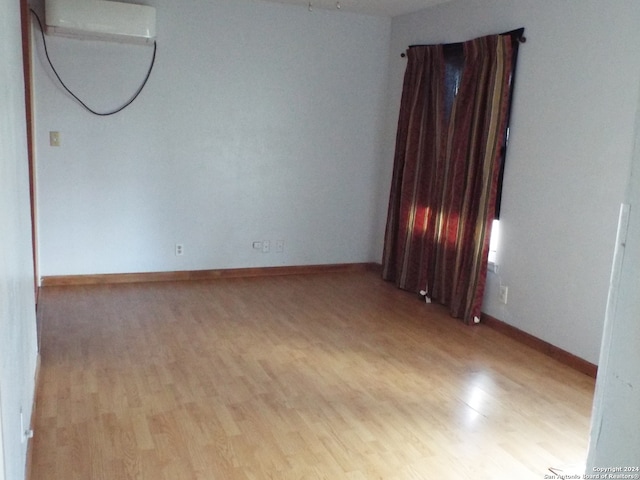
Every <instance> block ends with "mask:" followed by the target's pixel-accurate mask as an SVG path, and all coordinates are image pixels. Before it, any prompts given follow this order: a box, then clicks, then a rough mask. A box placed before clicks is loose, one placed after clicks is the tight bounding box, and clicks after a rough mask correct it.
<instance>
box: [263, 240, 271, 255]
mask: <svg viewBox="0 0 640 480" xmlns="http://www.w3.org/2000/svg"><path fill="white" fill-rule="evenodd" d="M270 251H271V242H270V241H269V240H263V241H262V253H269V252H270Z"/></svg>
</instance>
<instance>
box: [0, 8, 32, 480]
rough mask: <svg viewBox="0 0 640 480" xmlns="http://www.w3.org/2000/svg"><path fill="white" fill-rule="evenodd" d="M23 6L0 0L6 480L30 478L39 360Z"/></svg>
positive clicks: (1, 372) (0, 287) (0, 401)
mask: <svg viewBox="0 0 640 480" xmlns="http://www.w3.org/2000/svg"><path fill="white" fill-rule="evenodd" d="M19 7H20V3H19V2H16V1H14V0H0V40H1V41H0V106H1V107H0V110H1V111H2V114H0V479H6V480H22V479H24V472H25V460H26V447H27V444H26V443H22V438H21V428H20V411H21V410H22V411H23V412H24V416H25V423H26V424H27V425H28V424H29V419H30V418H31V407H32V402H33V395H34V390H35V387H34V374H35V365H36V358H37V351H36V350H37V344H36V322H35V300H34V295H33V281H34V279H33V263H32V254H31V220H30V213H29V174H28V160H27V144H26V127H25V125H26V124H25V110H24V83H23V73H22V44H21V33H20V11H19ZM3 457H4V459H3ZM3 463H4V468H3Z"/></svg>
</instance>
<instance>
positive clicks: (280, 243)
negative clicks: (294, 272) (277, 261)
mask: <svg viewBox="0 0 640 480" xmlns="http://www.w3.org/2000/svg"><path fill="white" fill-rule="evenodd" d="M275 250H276V253H282V252H284V240H276V248H275Z"/></svg>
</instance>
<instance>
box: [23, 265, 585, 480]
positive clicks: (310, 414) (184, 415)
mask: <svg viewBox="0 0 640 480" xmlns="http://www.w3.org/2000/svg"><path fill="white" fill-rule="evenodd" d="M40 302H41V304H40V305H41V308H42V309H43V310H42V311H43V315H42V317H43V318H42V322H43V328H42V349H41V357H42V363H41V371H40V385H39V388H38V394H37V409H36V418H35V422H34V431H35V436H34V443H33V453H32V465H31V480H45V479H46V480H86V479H88V478H90V479H101V478H104V479H112V480H113V479H117V480H119V479H122V480H129V479H154V480H155V479H163V478H164V479H167V480H168V479H171V480H175V479H189V480H191V479H208V480H210V479H214V480H217V479H219V480H249V479H259V480H262V479H278V480H282V479H297V480H300V479H324V478H326V479H331V480H339V479H348V480H362V479H403V480H405V479H430V478H439V479H440V478H442V479H448V478H450V479H467V478H468V479H492V480H493V479H500V478H504V479H514V478H518V479H527V478H531V479H540V478H543V477H544V475H545V473H549V472H548V468H549V467H563V466H566V465H579V464H581V463H584V460H585V456H586V449H587V438H588V429H589V420H590V412H591V402H592V398H593V388H594V380H593V379H592V378H590V377H588V376H586V375H584V374H581V373H579V372H576V371H574V370H572V369H570V368H569V367H567V366H565V365H562V364H560V363H558V362H557V361H555V360H553V359H552V358H549V357H546V356H544V355H543V354H541V353H539V352H537V351H535V350H532V349H530V348H529V347H526V346H523V345H521V344H518V343H516V342H515V341H514V340H512V339H510V338H507V337H506V336H504V335H502V334H501V333H499V332H497V331H495V330H492V329H490V328H486V327H483V326H477V327H467V326H465V325H462V324H461V323H460V322H458V321H456V320H454V319H452V318H450V317H449V316H448V315H447V314H446V312H445V311H444V310H443V309H442V308H440V307H438V306H436V305H425V304H424V302H420V301H419V300H418V299H416V298H415V297H414V296H413V295H409V294H407V293H405V292H401V291H399V290H397V289H395V288H394V287H393V286H391V285H389V284H387V283H385V282H383V281H381V280H380V279H379V278H378V276H377V275H376V274H375V273H374V272H367V271H356V272H331V273H322V274H314V275H291V276H284V277H268V278H244V279H243V278H221V279H218V280H208V281H197V282H194V281H191V282H166V283H150V284H144V283H141V284H120V285H90V286H62V287H45V288H44V289H43V291H42V293H41V300H40Z"/></svg>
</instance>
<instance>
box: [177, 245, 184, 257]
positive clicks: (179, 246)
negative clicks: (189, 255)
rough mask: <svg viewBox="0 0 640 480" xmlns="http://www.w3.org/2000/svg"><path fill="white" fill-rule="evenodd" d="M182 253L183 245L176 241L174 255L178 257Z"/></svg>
mask: <svg viewBox="0 0 640 480" xmlns="http://www.w3.org/2000/svg"><path fill="white" fill-rule="evenodd" d="M181 255H184V245H183V244H181V243H176V256H177V257H179V256H181Z"/></svg>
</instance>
